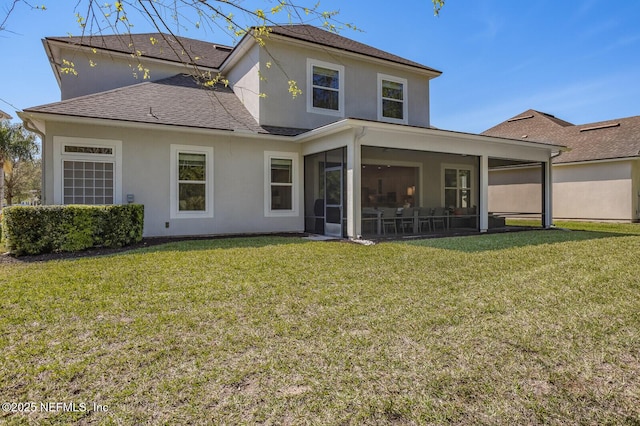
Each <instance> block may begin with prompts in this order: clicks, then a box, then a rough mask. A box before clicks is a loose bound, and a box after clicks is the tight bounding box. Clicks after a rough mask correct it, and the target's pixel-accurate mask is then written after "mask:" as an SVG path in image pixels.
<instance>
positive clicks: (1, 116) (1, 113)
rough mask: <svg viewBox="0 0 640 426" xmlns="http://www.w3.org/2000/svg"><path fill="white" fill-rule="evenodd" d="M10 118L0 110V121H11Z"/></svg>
mask: <svg viewBox="0 0 640 426" xmlns="http://www.w3.org/2000/svg"><path fill="white" fill-rule="evenodd" d="M12 118H13V117H11V116H10V115H9V114H7V113H6V112H4V111H3V110H1V109H0V120H11V119H12Z"/></svg>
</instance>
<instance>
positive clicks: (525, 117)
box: [507, 114, 533, 123]
mask: <svg viewBox="0 0 640 426" xmlns="http://www.w3.org/2000/svg"><path fill="white" fill-rule="evenodd" d="M527 118H533V114H531V115H525V116H523V117H514V118H510V119H508V120H507V123H511V122H512V121H520V120H526V119H527Z"/></svg>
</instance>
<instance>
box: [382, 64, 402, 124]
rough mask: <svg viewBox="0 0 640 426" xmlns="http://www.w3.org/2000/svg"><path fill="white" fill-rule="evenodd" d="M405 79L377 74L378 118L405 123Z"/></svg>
mask: <svg viewBox="0 0 640 426" xmlns="http://www.w3.org/2000/svg"><path fill="white" fill-rule="evenodd" d="M407 105H408V103H407V80H406V79H404V78H398V77H393V76H390V75H385V74H378V120H381V121H389V122H392V123H401V124H407V122H408V120H407V115H408V113H407Z"/></svg>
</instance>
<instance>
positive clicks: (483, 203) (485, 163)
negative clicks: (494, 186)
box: [479, 155, 489, 232]
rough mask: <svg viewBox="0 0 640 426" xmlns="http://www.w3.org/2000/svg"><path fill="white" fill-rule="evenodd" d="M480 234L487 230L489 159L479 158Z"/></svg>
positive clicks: (483, 156)
mask: <svg viewBox="0 0 640 426" xmlns="http://www.w3.org/2000/svg"><path fill="white" fill-rule="evenodd" d="M479 205H480V209H479V210H480V232H487V230H488V229H489V157H487V156H486V155H481V156H480V203H479Z"/></svg>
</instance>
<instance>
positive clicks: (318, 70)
mask: <svg viewBox="0 0 640 426" xmlns="http://www.w3.org/2000/svg"><path fill="white" fill-rule="evenodd" d="M307 112H315V113H320V114H329V115H337V116H344V67H343V66H342V65H335V64H330V63H328V62H322V61H317V60H314V59H307Z"/></svg>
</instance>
